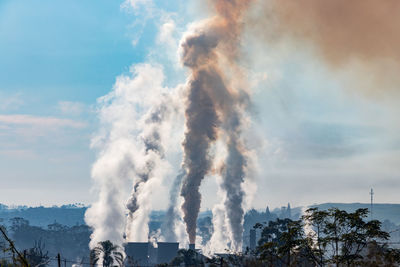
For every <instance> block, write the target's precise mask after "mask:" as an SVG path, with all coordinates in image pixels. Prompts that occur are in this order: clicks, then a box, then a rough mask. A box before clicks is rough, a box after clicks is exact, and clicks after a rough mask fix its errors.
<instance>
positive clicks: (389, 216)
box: [311, 203, 400, 224]
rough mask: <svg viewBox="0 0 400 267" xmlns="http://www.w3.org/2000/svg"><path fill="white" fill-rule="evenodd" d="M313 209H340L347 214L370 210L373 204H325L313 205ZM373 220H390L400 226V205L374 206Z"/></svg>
mask: <svg viewBox="0 0 400 267" xmlns="http://www.w3.org/2000/svg"><path fill="white" fill-rule="evenodd" d="M311 207H318V209H320V210H326V209H329V208H333V207H335V208H338V209H341V210H345V211H347V212H353V211H355V210H356V209H368V210H369V209H370V208H371V204H369V203H368V204H366V203H323V204H317V205H312V206H311ZM373 219H376V220H380V221H382V222H383V221H384V220H389V221H391V222H393V223H395V224H400V204H374V205H373Z"/></svg>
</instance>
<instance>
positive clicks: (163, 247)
mask: <svg viewBox="0 0 400 267" xmlns="http://www.w3.org/2000/svg"><path fill="white" fill-rule="evenodd" d="M178 250H179V243H175V242H158V243H157V264H162V263H170V262H171V261H172V260H173V259H174V258H175V257H176V255H177V254H178Z"/></svg>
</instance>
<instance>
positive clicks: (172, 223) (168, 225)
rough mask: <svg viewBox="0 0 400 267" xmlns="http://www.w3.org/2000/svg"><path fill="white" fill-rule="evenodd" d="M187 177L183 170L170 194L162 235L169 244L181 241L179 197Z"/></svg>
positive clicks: (175, 180)
mask: <svg viewBox="0 0 400 267" xmlns="http://www.w3.org/2000/svg"><path fill="white" fill-rule="evenodd" d="M184 176H185V171H184V170H181V171H180V173H179V174H178V175H177V176H176V177H175V179H174V181H173V184H172V186H171V188H170V192H169V203H168V209H167V213H166V214H165V220H164V222H163V225H162V227H161V232H162V235H163V237H164V239H165V241H167V242H176V241H178V240H179V237H178V234H177V233H176V230H177V227H178V225H177V224H178V222H179V220H180V214H179V210H178V208H177V203H178V195H179V191H180V189H181V185H182V179H183V177H184Z"/></svg>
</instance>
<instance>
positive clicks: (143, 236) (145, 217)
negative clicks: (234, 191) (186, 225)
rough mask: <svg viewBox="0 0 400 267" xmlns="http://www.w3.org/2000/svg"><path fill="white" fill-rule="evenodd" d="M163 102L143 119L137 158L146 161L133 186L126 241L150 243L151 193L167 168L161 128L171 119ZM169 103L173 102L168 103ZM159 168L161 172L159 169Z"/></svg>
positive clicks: (137, 169) (164, 98)
mask: <svg viewBox="0 0 400 267" xmlns="http://www.w3.org/2000/svg"><path fill="white" fill-rule="evenodd" d="M161 99H162V101H161V102H160V103H158V105H155V106H154V107H153V108H151V109H150V110H149V112H148V113H147V114H145V115H144V118H143V120H144V123H143V125H142V127H143V133H142V134H141V136H140V138H139V140H140V141H139V142H142V143H143V147H142V149H141V154H139V155H137V156H138V157H141V158H142V159H144V163H143V165H142V166H141V167H139V168H136V169H135V172H136V181H135V182H134V186H133V190H132V193H131V197H130V199H129V200H128V203H127V208H128V220H127V226H126V239H127V240H128V241H141V242H145V241H147V240H148V234H149V230H148V227H147V225H148V221H149V215H150V211H151V206H150V202H151V192H152V189H153V188H154V183H153V179H157V180H158V181H160V179H162V178H163V173H162V169H160V166H163V165H165V164H166V162H164V160H165V156H164V147H163V143H164V142H163V140H162V129H163V128H162V126H163V123H164V122H165V120H166V119H167V118H168V116H169V114H170V112H171V110H170V107H169V106H168V105H170V103H169V104H167V103H166V102H164V101H165V100H166V99H168V100H169V98H168V97H167V96H166V95H164V96H162V97H161ZM168 102H170V101H168ZM157 168H158V169H157Z"/></svg>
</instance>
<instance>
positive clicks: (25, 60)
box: [0, 0, 400, 209]
mask: <svg viewBox="0 0 400 267" xmlns="http://www.w3.org/2000/svg"><path fill="white" fill-rule="evenodd" d="M187 2H188V1H185V0H169V1H162V0H158V1H154V2H151V1H146V0H140V1H131V2H125V3H124V2H123V1H119V0H88V1H81V0H69V1H62V0H29V1H28V0H2V1H0V183H1V186H0V203H5V204H26V205H40V204H42V205H53V204H65V203H76V202H82V203H85V204H89V203H91V202H92V201H93V200H94V199H95V196H94V194H93V192H91V178H90V170H91V166H92V164H93V163H94V161H95V158H96V151H94V150H93V149H91V148H90V144H91V140H92V139H93V136H94V135H95V134H96V132H97V131H98V128H99V126H98V120H97V113H96V109H97V104H96V103H97V102H96V101H97V99H98V98H99V97H101V96H104V95H106V94H107V93H108V92H109V91H110V90H111V89H112V88H113V84H114V83H115V80H116V78H117V77H118V76H120V75H126V74H128V73H129V70H130V68H131V67H132V66H135V64H139V63H150V64H156V65H160V66H162V68H163V71H164V75H165V77H166V79H165V86H168V87H171V88H172V87H175V86H177V85H178V84H181V83H183V82H184V81H185V79H186V76H185V74H186V72H185V70H184V69H183V68H182V67H181V66H180V65H179V63H178V52H177V50H178V44H179V40H180V38H181V36H182V34H183V33H184V32H185V31H186V30H187V28H188V27H190V24H191V23H193V22H194V21H196V20H198V19H201V18H204V17H206V16H207V15H208V12H210V11H209V10H206V9H205V7H204V6H203V5H202V3H201V2H202V1H200V0H199V1H197V0H196V1H190V3H187ZM251 12H255V13H257V7H253V9H252V10H250V13H251ZM255 17H257V14H256V15H255ZM250 23H254V21H252V20H251V19H249V25H250ZM245 28H246V29H247V30H246V31H245V33H244V34H243V40H242V47H241V48H242V50H243V59H242V64H243V66H245V67H246V69H247V70H248V78H249V81H250V85H251V87H252V92H253V106H252V110H251V113H252V123H253V126H252V127H251V129H250V130H249V132H248V133H247V135H248V137H249V138H248V139H249V140H250V141H249V145H250V146H251V147H252V148H253V149H254V151H255V153H256V154H257V159H258V164H257V167H256V168H255V172H254V176H253V177H250V178H249V179H252V181H254V183H255V184H256V185H257V186H255V187H254V188H253V190H254V191H253V192H254V196H253V197H252V198H251V199H249V201H251V202H250V204H249V206H252V207H255V208H264V207H265V206H266V205H269V206H272V207H277V206H281V205H285V204H287V202H290V203H291V204H292V205H293V206H297V205H307V204H313V203H321V202H368V201H369V195H368V192H369V190H370V188H371V187H373V188H374V190H375V192H376V195H375V197H376V201H377V202H390V203H398V201H399V200H398V189H399V188H400V187H399V186H400V179H399V173H400V172H399V171H400V153H399V152H400V151H399V150H400V142H399V141H400V139H399V122H400V120H399V118H398V117H399V114H400V113H399V107H398V100H399V95H398V94H397V91H398V90H397V85H400V84H399V83H396V82H392V83H391V84H390V85H388V83H387V82H382V81H380V82H377V81H376V80H380V77H377V78H376V77H375V76H379V75H380V73H381V72H384V73H385V74H386V73H387V72H389V73H390V72H395V73H396V68H394V70H393V69H388V70H387V71H386V70H385V71H382V70H380V71H376V70H375V71H371V70H369V71H365V70H364V69H363V67H360V65H362V66H363V65H364V63H363V62H361V63H360V61H358V60H357V57H354V58H351V60H348V61H346V62H341V64H340V66H339V67H338V66H337V65H336V63H335V66H332V64H329V63H327V62H326V59H325V58H324V57H323V56H321V55H320V54H319V52H318V49H317V48H315V46H316V45H315V44H312V43H307V42H302V41H299V40H298V39H296V38H289V37H282V38H277V39H279V40H275V39H274V40H273V41H271V39H270V38H268V37H265V38H261V39H260V38H259V34H257V31H258V30H255V29H252V27H251V26H247V27H245ZM271 28H272V26H271ZM266 31H268V30H266ZM338 56H340V55H338ZM385 66H386V65H385ZM361 69H363V70H362V71H361ZM383 76H384V75H383ZM375 78H376V79H375ZM382 79H383V78H382ZM387 80H388V79H386V78H385V81H387ZM386 87H390V89H387V90H386V89H385V88H386ZM179 160H180V154H179V153H177V155H176V156H175V157H174V158H173V161H172V164H173V165H174V166H175V167H176V168H178V166H179ZM171 181H172V177H171V178H169V179H166V182H165V184H164V185H163V186H162V187H161V188H159V189H158V190H160V193H159V194H157V196H156V197H155V198H154V199H155V200H154V201H155V208H157V209H159V208H164V207H165V206H164V205H163V204H161V203H166V201H165V200H166V199H167V198H168V196H167V192H168V189H167V188H168V187H169V183H170V182H171ZM255 190H257V191H255ZM202 191H203V193H204V197H203V204H202V205H203V206H202V208H203V209H206V208H211V207H212V205H213V204H214V203H215V202H216V199H215V195H216V189H215V182H214V178H213V177H209V178H207V179H206V180H205V183H204V184H203V187H202Z"/></svg>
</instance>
